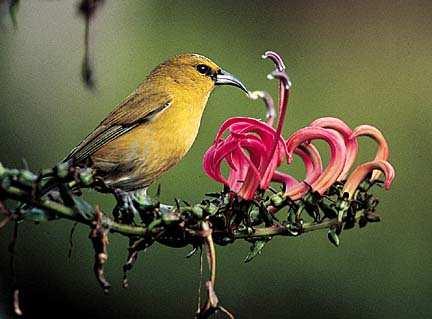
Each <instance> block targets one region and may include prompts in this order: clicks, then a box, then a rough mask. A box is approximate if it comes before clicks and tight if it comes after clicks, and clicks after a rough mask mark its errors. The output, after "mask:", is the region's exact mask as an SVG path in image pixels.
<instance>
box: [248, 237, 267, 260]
mask: <svg viewBox="0 0 432 319" xmlns="http://www.w3.org/2000/svg"><path fill="white" fill-rule="evenodd" d="M270 239H271V237H268V238H265V239H259V240H256V241H254V242H253V244H252V246H251V248H250V252H249V254H248V255H247V256H246V258H245V260H244V262H245V263H248V262H250V261H251V260H252V259H254V258H255V257H256V256H258V255H261V253H262V250H263V248H264V246H265V244H266V243H267V242H268V241H270Z"/></svg>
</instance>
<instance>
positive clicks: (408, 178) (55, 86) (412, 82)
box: [0, 0, 432, 319]
mask: <svg viewBox="0 0 432 319" xmlns="http://www.w3.org/2000/svg"><path fill="white" fill-rule="evenodd" d="M75 6H76V1H42V0H41V1H36V0H34V1H22V3H21V7H20V10H19V12H18V16H17V18H18V23H19V28H18V30H17V31H13V30H12V27H11V24H10V21H9V19H8V17H5V19H4V20H3V29H2V30H1V33H0V109H1V113H0V116H1V126H0V147H1V153H0V161H1V162H3V163H4V164H6V165H11V166H17V165H20V159H21V158H22V157H25V158H26V159H27V161H28V162H29V164H30V166H31V167H32V168H34V169H36V168H42V167H50V166H52V165H53V164H54V163H55V162H56V161H57V160H59V159H61V158H62V157H63V156H64V155H65V154H66V153H67V152H68V151H69V150H70V149H71V148H72V147H73V146H75V144H77V143H78V142H79V141H80V140H81V139H82V138H83V137H84V136H85V135H86V134H87V133H88V132H89V131H90V130H91V129H92V128H94V127H95V125H96V124H97V123H98V122H99V121H100V120H101V119H102V118H103V117H104V116H105V115H106V114H107V113H108V112H109V111H110V110H111V109H112V107H113V106H114V105H115V104H116V103H118V102H119V101H121V100H122V98H123V97H125V96H126V95H128V94H129V92H130V91H131V90H132V89H133V88H135V86H136V85H137V84H138V83H139V82H140V81H141V80H142V79H143V78H144V77H145V75H146V74H147V73H148V72H149V71H150V70H151V69H152V68H153V67H154V66H155V65H157V64H158V63H160V62H161V61H162V60H164V59H166V58H167V57H169V56H171V55H174V54H176V53H179V52H197V53H201V54H204V55H207V56H209V57H211V58H212V59H214V60H215V61H216V62H217V63H219V64H220V65H221V66H223V67H224V68H225V69H227V70H229V71H231V72H232V73H234V74H236V75H237V76H238V77H239V78H241V79H242V80H243V81H244V82H245V84H246V85H247V86H248V87H249V88H250V89H266V90H270V91H271V92H272V93H275V92H276V90H275V83H273V82H270V81H267V80H266V78H265V76H266V74H267V73H268V72H269V71H270V70H271V68H272V66H271V64H270V63H269V62H265V61H262V60H261V58H260V55H261V54H262V53H263V52H264V51H265V50H268V49H272V50H275V51H278V52H280V53H281V54H282V55H283V56H284V58H285V61H286V64H287V68H288V71H289V74H290V76H291V78H292V80H293V83H294V86H293V95H292V99H291V103H290V106H289V112H288V118H287V125H286V128H285V132H286V135H287V134H288V133H289V132H293V131H294V130H296V129H298V128H300V127H302V126H305V125H307V124H308V123H309V122H310V121H312V120H313V119H315V118H317V117H321V116H329V115H330V116H337V117H340V118H342V119H344V120H346V121H347V123H348V124H350V125H351V126H353V127H354V126H357V125H359V124H364V123H368V124H372V125H376V126H378V127H379V128H380V129H382V131H383V132H384V134H385V136H386V137H387V139H388V141H389V143H390V146H391V158H390V160H391V162H392V163H393V164H394V166H395V168H396V172H397V176H396V180H395V182H394V185H393V188H392V190H391V191H390V192H379V194H380V197H381V199H382V201H381V204H380V207H379V208H380V209H379V211H380V213H381V214H382V217H383V222H381V223H379V224H374V225H370V226H369V227H366V229H362V230H358V229H356V230H352V231H349V232H345V233H343V236H342V243H341V247H340V248H339V249H336V248H334V247H333V246H331V245H330V244H329V243H328V241H327V240H326V233H325V231H321V232H314V233H312V234H308V235H305V236H302V237H301V238H294V239H293V238H275V239H274V240H273V241H272V242H271V244H270V245H268V247H266V249H265V251H264V253H263V255H262V256H260V257H259V258H257V259H256V260H255V261H254V262H252V263H250V264H242V259H243V258H244V256H245V254H246V253H247V251H248V246H247V245H246V244H245V243H242V242H238V243H236V244H235V245H231V246H227V247H223V248H218V249H217V250H218V277H219V278H218V282H217V291H218V293H219V297H220V298H221V301H222V303H223V304H224V305H225V306H226V307H227V308H229V309H232V310H233V311H234V313H235V314H236V315H237V316H238V318H260V317H263V318H333V319H335V318H393V319H396V318H428V317H430V316H431V312H432V304H431V297H432V276H431V270H432V251H431V240H432V230H431V226H432V222H431V217H430V216H431V213H432V210H431V208H432V207H431V204H430V200H431V195H430V180H431V168H430V158H431V151H430V148H431V147H430V138H431V133H430V131H431V121H432V108H431V102H432V99H431V93H432V86H431V79H432V56H431V52H432V5H431V2H430V1H405V2H402V1H357V2H355V1H349V2H345V1H336V2H332V4H328V3H327V4H324V1H315V2H308V1H305V2H301V1H299V2H291V1H281V2H275V1H273V2H272V1H265V2H264V1H260V2H249V1H238V3H237V4H234V1H217V2H216V1H214V2H211V1H205V2H204V1H186V2H184V1H177V2H176V1H106V3H105V6H104V7H103V8H102V9H101V10H100V12H99V14H98V15H97V19H96V20H95V23H94V28H93V32H92V37H93V38H94V41H93V49H94V57H95V66H96V80H97V83H96V84H97V89H96V91H95V92H90V91H88V90H87V89H85V88H84V87H83V85H82V83H81V81H80V63H81V58H82V53H83V45H82V39H83V37H82V34H83V29H84V27H83V23H82V22H83V21H82V20H81V19H80V18H79V17H78V16H77V14H76V7H75ZM262 110H263V109H262V107H261V105H260V104H259V103H258V102H253V101H249V100H247V99H246V98H244V95H242V94H240V91H237V90H235V89H233V88H218V89H217V90H216V92H214V93H213V94H212V96H211V98H210V101H209V103H208V105H207V109H206V112H205V115H204V118H203V123H202V127H201V131H200V134H199V137H198V139H197V141H196V143H195V144H194V146H193V148H192V150H191V151H190V153H189V154H188V155H187V157H186V158H185V159H184V161H183V162H182V163H181V164H180V165H179V166H178V167H176V168H175V169H173V170H172V171H170V172H169V173H168V174H167V175H166V176H164V178H163V179H162V180H161V183H162V190H163V191H162V194H163V199H164V201H166V202H169V201H172V199H173V198H174V197H179V198H182V199H186V200H189V201H194V202H196V201H199V200H200V198H201V197H202V195H203V193H204V192H205V191H210V190H218V189H219V188H220V186H219V185H217V184H216V183H214V182H212V181H211V180H210V179H208V178H207V177H206V176H205V175H204V174H203V172H202V170H201V158H202V154H203V152H204V151H205V150H206V148H207V147H208V146H209V145H210V144H211V141H212V138H213V136H214V134H215V132H216V130H217V128H218V126H219V124H220V123H221V122H222V121H223V120H224V119H225V118H227V117H229V116H234V115H250V116H256V117H262V115H263V114H262ZM361 150H362V157H361V159H362V160H367V159H370V158H372V156H373V152H374V145H373V143H371V142H369V141H367V140H366V141H363V140H362V143H361ZM298 173H301V172H300V171H298ZM300 175H301V174H300ZM88 198H89V199H91V200H93V202H95V203H96V202H98V203H101V204H102V205H103V207H105V208H106V209H109V208H110V207H111V206H112V204H113V201H112V200H111V199H107V198H106V197H104V196H100V195H90V196H89V197H88ZM70 226H71V224H70V223H67V222H61V221H60V222H53V223H50V224H45V225H40V226H34V225H31V224H25V225H22V227H21V228H20V236H19V242H18V247H17V248H18V255H17V271H18V274H19V276H18V283H19V285H20V286H21V293H22V304H23V308H24V311H25V312H26V313H27V317H28V318H42V317H43V318H48V317H51V316H54V315H57V316H58V318H191V317H192V315H193V312H194V311H195V306H196V291H197V286H198V277H199V276H198V267H199V266H198V258H192V259H187V260H186V259H185V258H184V255H185V254H186V253H187V249H169V248H166V247H162V246H158V245H155V246H154V247H152V248H151V249H150V250H149V251H148V252H147V253H145V254H142V255H141V257H140V260H139V262H138V263H137V266H136V268H135V270H134V271H133V272H132V273H131V274H130V280H131V284H130V289H128V290H123V289H122V288H121V287H120V282H121V265H122V263H123V261H124V258H125V252H126V251H125V248H126V246H127V241H126V239H125V238H122V237H120V236H117V235H113V236H111V244H110V247H109V250H110V259H109V263H108V265H107V273H108V276H109V279H110V281H111V283H112V284H113V285H114V287H113V289H112V292H111V294H110V295H109V296H104V295H103V293H102V291H101V290H100V288H99V287H98V285H97V283H96V281H95V279H94V277H93V273H92V268H91V267H92V257H93V256H92V248H91V244H90V242H89V240H88V239H87V236H88V229H87V228H85V227H83V226H81V227H79V228H78V231H77V233H76V240H75V249H74V253H73V257H72V258H71V259H70V260H68V259H67V256H66V255H67V250H68V234H69V229H70ZM10 235H11V227H10V226H9V227H6V228H5V229H3V230H2V231H1V233H0V239H1V240H0V271H1V276H0V280H1V281H0V286H1V287H0V289H1V293H0V299H1V305H0V306H1V307H0V316H5V318H9V316H10V314H9V315H7V314H6V313H9V308H10V294H11V290H10V287H11V282H10V280H11V278H10V271H9V268H8V260H9V256H8V253H7V244H8V241H9V238H10Z"/></svg>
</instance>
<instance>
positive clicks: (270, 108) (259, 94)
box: [249, 91, 276, 126]
mask: <svg viewBox="0 0 432 319" xmlns="http://www.w3.org/2000/svg"><path fill="white" fill-rule="evenodd" d="M249 98H251V99H252V100H258V99H262V100H263V101H264V104H265V106H266V108H267V112H266V120H267V124H268V125H270V126H273V122H274V119H275V117H276V110H275V106H274V102H273V98H272V97H271V95H270V94H268V93H267V92H265V91H253V92H249Z"/></svg>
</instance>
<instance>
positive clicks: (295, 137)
mask: <svg viewBox="0 0 432 319" xmlns="http://www.w3.org/2000/svg"><path fill="white" fill-rule="evenodd" d="M314 139H322V140H324V141H326V142H327V143H328V144H329V146H330V160H329V163H328V165H327V167H326V168H325V170H324V171H323V172H322V174H321V175H320V176H319V177H318V178H317V179H316V180H315V181H314V182H313V183H312V184H311V185H310V186H311V188H312V190H314V191H316V192H318V193H319V194H321V195H322V194H323V193H324V192H325V191H326V190H327V189H328V188H329V187H330V186H331V185H332V184H333V183H334V182H336V180H337V178H338V177H339V175H340V173H341V172H342V170H343V168H344V165H345V158H346V148H345V143H344V141H343V139H342V137H341V136H340V135H339V134H337V133H335V132H333V131H331V130H327V129H324V128H321V127H306V128H302V129H300V130H298V131H296V132H295V133H294V134H292V135H291V137H290V138H289V139H288V140H287V152H288V161H289V162H292V154H293V153H294V151H295V149H296V148H297V147H299V146H300V145H301V144H303V143H305V142H309V141H311V140H314ZM290 192H291V190H289V191H288V193H287V195H288V196H290V195H289V193H290ZM296 194H297V192H296ZM290 197H291V196H290Z"/></svg>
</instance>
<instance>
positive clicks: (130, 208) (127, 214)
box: [113, 189, 139, 224]
mask: <svg viewBox="0 0 432 319" xmlns="http://www.w3.org/2000/svg"><path fill="white" fill-rule="evenodd" d="M114 196H115V198H116V200H117V204H116V206H115V207H114V210H113V216H114V219H115V221H116V222H120V223H123V224H132V223H133V221H134V217H135V216H138V215H139V212H138V210H137V209H136V207H135V204H134V201H133V197H132V195H131V194H130V193H127V192H124V191H122V190H120V189H116V190H114Z"/></svg>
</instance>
